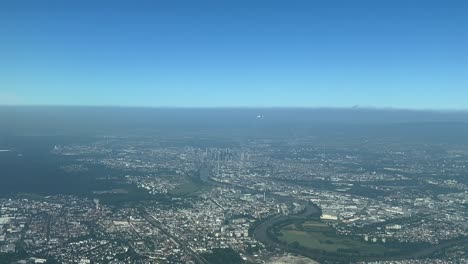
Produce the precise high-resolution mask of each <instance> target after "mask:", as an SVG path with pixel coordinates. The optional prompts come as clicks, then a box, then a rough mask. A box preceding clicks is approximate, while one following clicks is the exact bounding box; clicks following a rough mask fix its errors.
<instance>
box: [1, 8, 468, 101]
mask: <svg viewBox="0 0 468 264" xmlns="http://www.w3.org/2000/svg"><path fill="white" fill-rule="evenodd" d="M0 104H28V105H30V104H32V105H114V106H116V105H117V106H183V107H192V106H194V107H219V106H226V107H236V106H249V107H271V106H282V107H324V106H326V107H349V106H354V105H359V106H370V107H394V108H411V109H468V1H450V0H448V1H431V0H426V1H419V0H404V1H402V0H391V1H375V0H373V1H359V0H356V1H349V0H346V1H333V0H330V1H315V0H307V1H295V0H288V1H286V0H284V1H276V0H268V1H258V0H248V1H244V0H236V1H223V0H217V1H203V0H201V1H193V0H191V1H180V0H170V1H169V0H168V1H156V0H154V1H118V0H115V1H97V0H96V1H88V0H80V1H48V0H42V1H35V0H30V1H24V0H5V1H1V2H0Z"/></svg>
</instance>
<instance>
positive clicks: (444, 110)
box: [0, 103, 468, 113]
mask: <svg viewBox="0 0 468 264" xmlns="http://www.w3.org/2000/svg"><path fill="white" fill-rule="evenodd" d="M0 107H63V108H67V107H69V108H77V107H82V108H130V109H252V110H253V109H304V110H307V109H308V110H375V111H411V112H442V113H468V108H407V107H391V106H384V107H379V106H359V105H353V106H168V105H166V106H164V105H161V106H146V105H142V106H138V105H61V104H1V103H0Z"/></svg>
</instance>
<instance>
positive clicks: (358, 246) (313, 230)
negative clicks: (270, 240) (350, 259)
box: [278, 221, 399, 256]
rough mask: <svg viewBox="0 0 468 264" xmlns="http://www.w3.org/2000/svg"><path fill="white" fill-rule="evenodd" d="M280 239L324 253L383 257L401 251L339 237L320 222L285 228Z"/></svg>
mask: <svg viewBox="0 0 468 264" xmlns="http://www.w3.org/2000/svg"><path fill="white" fill-rule="evenodd" d="M278 239H279V240H280V241H282V242H285V243H287V244H288V245H291V246H292V247H298V246H299V247H301V248H304V249H306V250H314V251H320V252H323V253H331V254H336V253H339V254H343V253H345V252H347V253H349V254H359V255H367V256H382V255H388V254H398V253H399V251H398V250H396V249H391V248H388V247H385V246H384V245H383V244H377V243H368V242H364V241H361V240H358V239H353V238H350V237H346V236H341V235H337V234H336V233H335V231H334V229H333V228H331V227H329V226H327V224H326V223H323V222H320V221H306V222H303V223H297V224H289V225H286V226H283V227H282V228H281V229H280V231H279V235H278Z"/></svg>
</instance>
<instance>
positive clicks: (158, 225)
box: [139, 208, 208, 264]
mask: <svg viewBox="0 0 468 264" xmlns="http://www.w3.org/2000/svg"><path fill="white" fill-rule="evenodd" d="M139 211H140V213H141V215H142V216H143V217H144V218H145V219H146V221H148V223H150V224H151V225H153V226H154V227H156V228H158V229H159V230H161V232H162V233H163V234H165V235H166V236H168V237H170V238H172V239H173V240H174V241H175V242H177V243H178V244H179V245H180V246H181V247H182V248H184V249H186V250H187V251H188V252H189V253H190V255H191V256H192V257H193V258H194V259H195V261H196V262H197V263H202V264H207V263H208V261H206V260H205V259H204V258H203V257H202V256H200V255H199V254H198V253H197V252H195V250H193V249H192V248H191V247H190V246H189V245H187V243H185V242H184V241H182V240H180V238H178V237H177V236H174V235H172V234H171V233H170V232H169V231H167V230H166V229H165V227H164V226H163V225H162V224H161V223H160V222H159V221H158V220H156V219H154V217H152V216H151V215H149V214H148V213H147V212H146V211H145V210H144V209H141V208H140V209H139Z"/></svg>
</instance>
